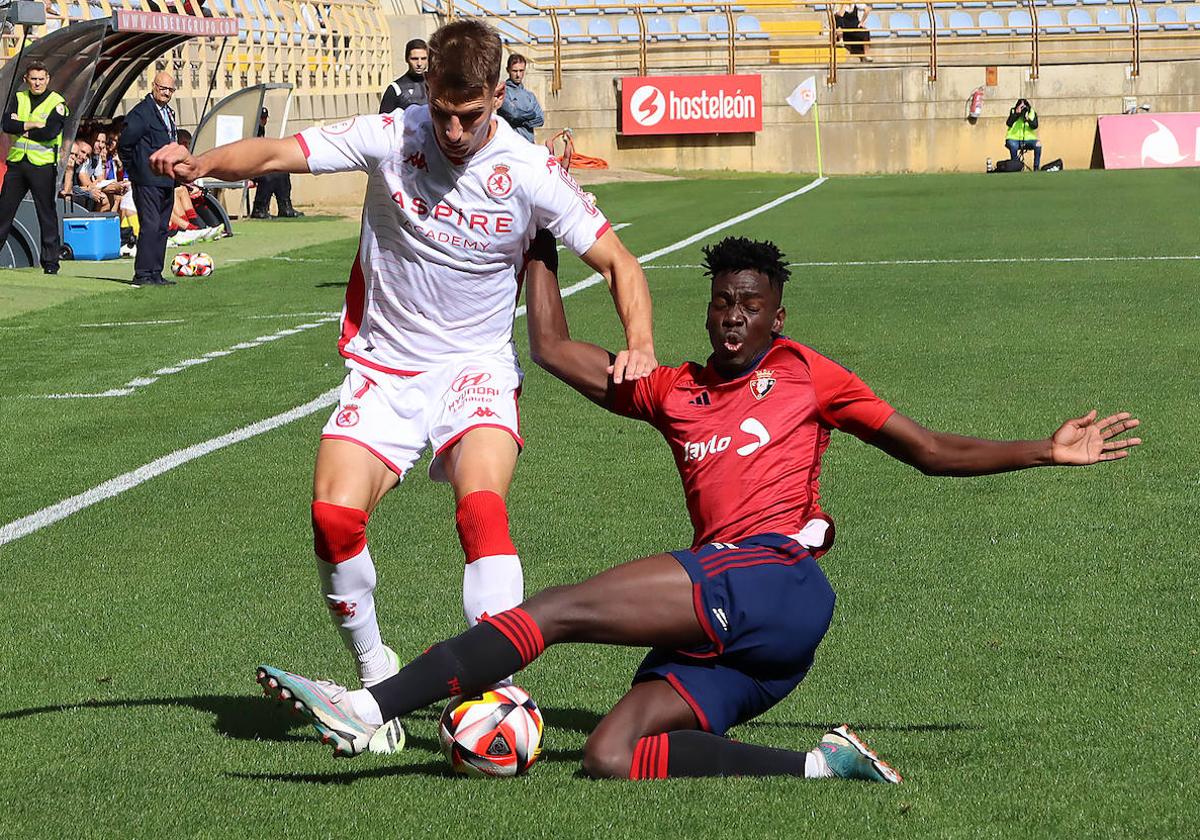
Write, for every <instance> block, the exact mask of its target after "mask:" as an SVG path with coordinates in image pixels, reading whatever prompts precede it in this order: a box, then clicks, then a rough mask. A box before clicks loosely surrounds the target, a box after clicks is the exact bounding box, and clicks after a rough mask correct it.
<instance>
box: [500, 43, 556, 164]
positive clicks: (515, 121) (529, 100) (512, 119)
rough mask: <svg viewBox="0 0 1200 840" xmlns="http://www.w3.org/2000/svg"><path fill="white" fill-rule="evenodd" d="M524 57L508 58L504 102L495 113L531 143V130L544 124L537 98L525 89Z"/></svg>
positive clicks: (544, 119)
mask: <svg viewBox="0 0 1200 840" xmlns="http://www.w3.org/2000/svg"><path fill="white" fill-rule="evenodd" d="M525 65H526V61H525V56H523V55H521V54H520V53H513V54H512V55H510V56H509V57H508V64H507V65H505V66H506V67H507V69H508V81H506V82H505V83H504V101H503V102H502V103H500V107H499V108H497V109H496V113H497V114H499V115H500V116H502V117H504V119H505V121H506V122H507V123H508V124H509V125H511V126H512V127H513V128H514V129H515V130H516V132H517V134H520V135H521V136H522V137H524V138H525V139H526V140H528V141H529V142H530V143H532V142H533V130H534V129H535V128H540V127H541V126H542V125H543V124H545V122H546V118H545V116H544V115H543V114H542V106H541V105H539V104H538V101H537V97H536V96H534V95H533V94H532V93H531V92H530V91H529V90H527V89H526V87H525Z"/></svg>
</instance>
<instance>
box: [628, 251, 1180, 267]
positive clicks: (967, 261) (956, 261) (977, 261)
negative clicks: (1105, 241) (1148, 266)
mask: <svg viewBox="0 0 1200 840" xmlns="http://www.w3.org/2000/svg"><path fill="white" fill-rule="evenodd" d="M1194 260H1200V254H1175V255H1170V256H1164V255H1150V256H1142V257H961V258H948V259H917V260H828V261H814V262H792V263H788V268H841V267H843V266H845V267H850V268H858V267H866V266H881V265H986V264H989V263H997V264H1006V263H1086V262H1155V261H1157V262H1189V261H1194ZM703 267H704V266H702V265H691V264H682V263H680V264H675V265H647V266H643V268H645V269H652V268H653V269H671V268H703Z"/></svg>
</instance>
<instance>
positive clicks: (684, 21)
mask: <svg viewBox="0 0 1200 840" xmlns="http://www.w3.org/2000/svg"><path fill="white" fill-rule="evenodd" d="M675 28H676V29H677V30H678V31H679V34H680V35H682V36H683V37H684V40H686V41H711V40H712V38H711V37H710V36H709V34H708V32H707V31H706V30H705V29H704V27H703V26H701V25H700V18H698V17H692V16H691V15H688V16H686V17H681V18H680V19H679V20H678V21H676V23H675Z"/></svg>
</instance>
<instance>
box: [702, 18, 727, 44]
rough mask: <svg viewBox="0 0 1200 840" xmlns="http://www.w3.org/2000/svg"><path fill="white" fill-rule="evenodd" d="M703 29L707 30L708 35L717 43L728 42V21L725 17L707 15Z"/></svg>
mask: <svg viewBox="0 0 1200 840" xmlns="http://www.w3.org/2000/svg"><path fill="white" fill-rule="evenodd" d="M705 28H706V29H707V30H708V34H709V35H712V36H713V38H715V39H717V40H718V41H728V40H729V21H728V20H727V19H726V18H725V15H709V16H708V22H707V23H706V25H705Z"/></svg>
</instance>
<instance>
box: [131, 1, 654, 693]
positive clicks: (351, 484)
mask: <svg viewBox="0 0 1200 840" xmlns="http://www.w3.org/2000/svg"><path fill="white" fill-rule="evenodd" d="M501 53H502V48H501V44H500V39H499V36H498V35H497V34H496V33H495V31H494V30H492V29H491V28H490V27H488V26H487V25H485V24H482V23H479V22H477V21H470V20H464V21H457V22H455V23H450V24H447V25H446V26H443V27H442V28H440V29H439V30H438V31H437V32H435V33H434V35H433V36H432V38H430V40H429V71H428V74H427V81H428V88H429V106H428V107H413V108H409V109H407V110H406V111H403V112H399V111H394V112H392V113H391V114H372V115H365V116H358V117H354V118H352V119H349V120H346V121H344V122H341V123H337V124H334V125H329V126H325V127H317V128H309V129H306V130H304V131H302V132H301V133H300V134H297V135H295V136H294V137H290V138H284V139H278V140H276V139H265V138H259V139H252V140H242V141H239V142H236V143H231V144H229V145H226V146H220V147H218V148H216V149H213V150H212V151H209V152H206V153H205V154H203V155H200V156H199V157H194V156H192V155H191V154H190V153H189V152H188V150H187V149H186V148H185V147H183V146H179V145H172V146H167V147H164V148H163V149H160V150H159V151H158V152H156V153H155V154H154V155H153V157H152V165H153V166H154V167H155V169H156V170H157V171H158V172H160V173H163V174H169V175H173V176H175V177H176V178H178V179H180V180H185V181H191V180H194V179H196V178H200V177H204V176H206V175H212V176H215V177H218V178H221V179H224V180H240V179H243V178H248V177H254V176H256V175H259V174H262V173H264V172H294V173H306V172H311V173H313V174H321V173H327V172H348V171H352V170H357V171H364V172H366V173H367V175H368V180H367V193H366V199H365V201H364V206H363V220H362V238H361V241H360V244H359V249H358V254H357V257H356V258H355V261H354V266H353V268H352V269H351V272H350V282H349V285H348V287H347V291H346V302H345V306H344V308H343V311H342V332H341V338H340V340H339V342H338V348H339V350H340V352H341V354H342V356H344V357H345V359H346V366H347V367H348V368H349V372H348V373H347V376H346V379H345V382H344V383H343V385H342V390H341V397H340V402H339V404H338V406H337V409H336V410H335V411H334V413H333V415H332V416H331V417H330V418H329V421H328V423H326V425H325V429H324V431H323V432H322V435H321V444H320V447H319V449H318V452H317V463H316V469H315V475H314V479H313V505H312V522H313V537H314V545H315V549H316V554H317V558H318V561H317V565H318V568H319V572H320V580H321V591H322V593H323V595H324V597H325V601H326V605H327V606H328V607H329V612H330V615H331V617H332V618H333V621H334V624H335V625H336V626H337V627H338V630H339V632H340V633H341V636H342V639H343V640H344V641H345V643H346V646H347V647H348V648H349V649H350V650H351V651H352V652H353V653H354V655H355V658H356V660H357V663H358V673H359V677H360V678H361V679H362V682H363V684H364V685H368V686H369V685H373V684H375V683H377V682H379V681H381V680H383V679H386V678H387V677H390V676H391V675H392V674H394V673H396V671H397V669H398V664H399V663H398V659H397V657H396V654H395V653H394V652H393V651H392V650H391V649H390V648H388V647H386V646H385V645H384V644H383V641H382V639H381V637H380V632H379V624H378V621H377V619H376V611H375V600H374V595H373V593H374V589H375V567H374V564H373V563H372V560H371V555H370V552H369V550H368V548H367V541H366V526H367V520H368V518H369V516H370V514H371V512H372V511H373V509H374V508H375V506H376V505H377V504H378V503H379V501H380V499H382V498H383V496H384V494H386V493H387V492H388V490H390V489H391V488H392V487H394V486H396V484H397V483H398V482H399V481H400V479H401V478H402V477H403V476H404V474H405V473H406V472H407V471H408V470H409V469H410V468H411V467H412V465H413V464H414V463H415V461H416V460H417V458H418V457H419V456H420V454H421V453H422V451H423V450H424V448H425V446H426V445H427V444H428V445H429V446H431V447H432V449H433V451H434V459H433V462H432V463H431V465H430V474H431V476H432V477H433V478H434V479H435V480H442V481H448V482H449V483H450V484H451V486H452V487H453V488H454V495H455V500H456V504H457V508H456V512H455V519H456V524H457V526H458V533H459V537H460V540H461V543H462V547H463V552H464V553H465V555H466V571H465V573H464V577H463V610H464V612H465V615H466V617H467V621H468V623H469V624H474V623H475V622H476V621H478V620H479V618H480V617H481V616H482V615H483V614H485V613H486V614H489V615H495V614H497V613H499V612H503V611H504V610H506V609H510V608H512V607H515V606H517V604H519V603H520V602H521V601H522V599H523V591H522V590H523V582H522V574H521V564H520V561H519V559H518V557H517V551H516V548H515V547H514V546H513V544H512V540H511V538H510V536H509V529H508V513H507V509H506V507H505V502H504V499H505V496H506V494H507V492H508V487H509V483H510V482H511V480H512V475H513V470H514V468H515V466H516V460H517V454H518V451H519V449H520V446H521V445H522V439H521V436H520V429H519V423H518V415H517V402H516V401H517V396H518V394H519V392H520V386H521V376H522V373H521V368H520V366H519V364H518V361H517V356H516V351H515V349H514V347H513V343H512V327H513V318H514V313H515V307H516V303H517V298H518V296H519V293H520V279H521V272H522V265H523V260H524V254H525V251H526V249H527V247H528V246H529V244H530V243H531V241H532V240H533V236H534V233H535V232H536V230H537V229H539V228H548V229H549V230H550V231H551V232H552V233H553V234H554V235H555V236H557V237H559V239H560V240H561V241H563V242H564V243H565V244H566V245H567V246H568V247H570V248H571V250H573V251H574V252H575V253H576V254H578V255H580V256H581V257H582V258H583V260H584V262H586V263H587V264H588V265H590V266H591V267H592V268H594V269H595V270H596V271H598V272H600V273H601V274H602V275H603V276H604V277H605V279H606V280H607V281H608V283H609V287H610V289H611V291H612V294H613V298H614V300H615V302H616V307H617V312H618V315H619V316H620V318H621V321H622V323H623V325H624V327H625V335H626V342H627V349H626V350H623V351H621V352H620V353H618V354H617V356H616V358H615V359H614V360H613V379H614V381H615V382H618V383H619V382H621V381H622V380H624V379H638V378H641V377H644V376H646V375H647V374H648V373H650V371H651V370H653V369H654V367H655V366H656V364H657V362H656V361H655V356H654V344H653V336H652V333H651V318H650V315H651V304H650V294H649V290H648V289H647V287H646V279H645V275H644V274H643V273H642V270H641V268H640V266H639V265H638V262H637V259H636V258H635V257H634V256H633V255H632V254H630V252H629V251H628V250H627V249H626V248H625V246H624V245H622V244H621V242H620V240H619V239H618V238H617V236H616V234H615V233H613V231H612V230H611V227H610V225H609V224H608V222H607V221H606V220H605V218H604V216H603V215H602V214H601V213H600V211H599V210H597V209H596V207H595V204H594V202H593V201H591V200H590V198H589V196H587V195H586V194H585V193H583V192H582V191H581V190H580V189H579V187H578V185H576V184H575V182H574V181H573V180H572V179H571V177H570V176H569V175H567V174H566V173H565V172H563V171H562V170H561V168H560V167H559V166H558V163H557V161H556V160H555V159H554V157H553V156H552V155H551V154H550V153H549V152H548V151H547V150H546V149H545V148H544V147H541V146H536V145H533V144H531V143H529V142H528V141H526V140H524V139H523V138H521V137H520V136H518V135H517V134H516V133H514V132H513V130H512V129H511V128H510V127H509V126H508V124H507V123H505V122H504V121H503V120H501V119H497V118H495V117H494V116H493V114H494V112H495V110H496V108H497V107H498V105H499V104H500V102H502V101H503V97H504V85H503V84H500V82H499V78H500V59H501Z"/></svg>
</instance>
